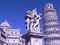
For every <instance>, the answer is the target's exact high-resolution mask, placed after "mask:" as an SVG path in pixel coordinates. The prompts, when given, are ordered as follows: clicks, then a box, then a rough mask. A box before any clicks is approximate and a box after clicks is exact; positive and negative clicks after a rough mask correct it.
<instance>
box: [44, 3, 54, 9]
mask: <svg viewBox="0 0 60 45" xmlns="http://www.w3.org/2000/svg"><path fill="white" fill-rule="evenodd" d="M48 9H50V10H51V9H54V6H53V4H52V3H46V4H45V5H44V10H48Z"/></svg>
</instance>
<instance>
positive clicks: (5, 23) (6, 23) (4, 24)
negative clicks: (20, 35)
mask: <svg viewBox="0 0 60 45" xmlns="http://www.w3.org/2000/svg"><path fill="white" fill-rule="evenodd" d="M0 26H6V27H11V26H10V24H9V23H8V22H7V20H5V21H4V22H3V23H1V25H0Z"/></svg>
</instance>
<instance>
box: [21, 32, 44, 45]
mask: <svg viewBox="0 0 60 45" xmlns="http://www.w3.org/2000/svg"><path fill="white" fill-rule="evenodd" d="M22 37H23V38H24V39H25V45H42V38H43V37H44V35H42V34H41V33H33V32H28V33H26V34H25V35H23V36H22Z"/></svg>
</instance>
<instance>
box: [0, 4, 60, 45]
mask: <svg viewBox="0 0 60 45" xmlns="http://www.w3.org/2000/svg"><path fill="white" fill-rule="evenodd" d="M41 19H43V26H44V27H43V31H44V33H42V31H41V26H40V20H41ZM25 24H26V34H24V35H21V33H20V29H12V28H11V26H10V24H9V23H8V22H7V21H6V20H5V21H4V22H3V23H1V24H0V45H43V43H44V45H60V31H59V26H58V17H57V12H56V10H55V9H54V6H53V4H52V3H46V4H45V5H44V8H43V13H37V9H36V8H35V9H33V10H32V11H30V10H28V11H27V12H26V16H25ZM43 38H44V42H43Z"/></svg>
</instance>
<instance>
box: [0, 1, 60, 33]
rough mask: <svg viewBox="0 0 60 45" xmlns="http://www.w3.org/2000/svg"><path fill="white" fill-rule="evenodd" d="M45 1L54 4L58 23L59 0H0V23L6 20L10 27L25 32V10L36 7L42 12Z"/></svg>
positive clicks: (59, 15) (59, 12)
mask: <svg viewBox="0 0 60 45" xmlns="http://www.w3.org/2000/svg"><path fill="white" fill-rule="evenodd" d="M47 2H50V3H53V4H54V7H55V9H56V11H57V15H58V19H59V23H60V0H0V24H1V23H2V22H3V21H4V20H8V22H9V24H10V25H11V27H12V28H19V29H21V30H20V31H21V33H22V34H24V33H25V32H26V28H25V27H26V25H25V23H24V21H25V18H24V16H25V15H26V11H27V10H28V9H30V10H33V9H34V8H37V11H38V12H39V13H40V12H43V11H42V10H43V6H44V4H45V3H47ZM42 26H43V25H42V24H41V27H42ZM59 27H60V24H59Z"/></svg>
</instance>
